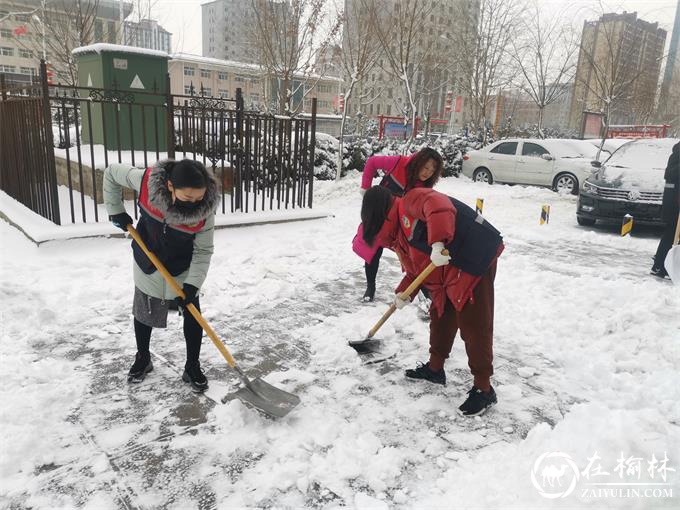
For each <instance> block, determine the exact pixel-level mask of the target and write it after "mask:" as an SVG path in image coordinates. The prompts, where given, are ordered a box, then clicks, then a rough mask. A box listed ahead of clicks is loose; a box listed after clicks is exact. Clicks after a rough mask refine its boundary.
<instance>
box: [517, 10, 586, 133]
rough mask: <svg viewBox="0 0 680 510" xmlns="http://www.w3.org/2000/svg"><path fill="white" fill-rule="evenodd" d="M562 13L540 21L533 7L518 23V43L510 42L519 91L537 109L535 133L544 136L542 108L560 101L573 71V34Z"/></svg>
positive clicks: (574, 41) (575, 47) (574, 55)
mask: <svg viewBox="0 0 680 510" xmlns="http://www.w3.org/2000/svg"><path fill="white" fill-rule="evenodd" d="M564 14H565V13H564V12H558V13H555V14H554V15H553V16H551V17H543V16H542V14H541V9H540V8H539V5H538V3H534V5H533V8H532V9H530V10H529V11H528V12H527V13H526V15H525V16H524V18H523V19H522V21H521V22H520V25H519V28H520V31H519V33H520V34H521V35H520V38H519V39H512V52H511V53H510V56H511V58H512V59H513V60H514V62H515V64H516V66H517V69H518V71H519V80H518V83H517V85H518V87H519V88H520V89H521V90H522V91H523V92H525V93H526V94H527V95H528V96H529V97H530V98H531V100H532V101H533V102H534V103H536V106H537V107H538V133H539V136H540V137H541V138H545V135H544V133H543V119H544V113H545V108H546V107H547V106H550V105H551V104H553V103H555V102H556V101H558V100H559V99H560V98H562V97H563V96H564V94H565V92H566V87H565V85H566V84H567V83H569V82H570V81H571V80H572V79H573V76H574V73H575V71H576V62H575V60H576V55H577V50H578V42H577V39H576V31H575V30H574V29H573V27H571V26H570V25H569V24H565V21H564V20H565V19H566V16H565V15H564Z"/></svg>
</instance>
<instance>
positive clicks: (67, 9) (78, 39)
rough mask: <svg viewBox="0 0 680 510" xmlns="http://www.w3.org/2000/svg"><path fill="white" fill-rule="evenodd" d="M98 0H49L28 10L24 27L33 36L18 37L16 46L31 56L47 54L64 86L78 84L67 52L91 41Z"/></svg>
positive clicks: (93, 35)
mask: <svg viewBox="0 0 680 510" xmlns="http://www.w3.org/2000/svg"><path fill="white" fill-rule="evenodd" d="M98 11H99V0H53V1H51V2H42V3H41V6H40V7H39V8H37V9H35V11H33V12H32V15H31V17H30V18H29V21H28V26H27V29H28V30H29V32H30V33H31V34H38V35H37V36H35V37H26V36H18V37H17V41H18V42H19V45H20V46H21V47H22V48H23V49H26V50H29V51H31V52H32V53H34V54H35V55H41V56H42V55H44V54H46V55H49V61H50V62H51V63H52V64H54V66H55V68H57V69H58V70H59V71H60V72H61V73H62V76H63V78H64V79H65V81H66V84H67V85H71V86H73V85H76V84H77V83H78V67H77V65H76V63H75V60H74V59H73V55H72V54H71V52H72V51H73V50H74V49H75V48H77V47H79V46H85V45H88V44H91V43H92V42H93V41H94V38H95V22H96V20H97V15H98Z"/></svg>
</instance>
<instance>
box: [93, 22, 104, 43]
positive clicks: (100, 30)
mask: <svg viewBox="0 0 680 510" xmlns="http://www.w3.org/2000/svg"><path fill="white" fill-rule="evenodd" d="M103 39H104V25H103V24H102V22H101V21H99V20H96V21H95V22H94V41H95V42H102V40H103Z"/></svg>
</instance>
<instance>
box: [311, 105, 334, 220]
mask: <svg viewBox="0 0 680 510" xmlns="http://www.w3.org/2000/svg"><path fill="white" fill-rule="evenodd" d="M340 136H342V134H341V135H340ZM309 146H310V151H311V155H310V158H309V159H310V161H309V197H308V198H307V203H308V204H309V208H310V209H311V208H312V198H313V197H314V153H315V150H316V98H315V97H314V98H312V139H311V141H310V143H309ZM339 171H340V169H338V172H339Z"/></svg>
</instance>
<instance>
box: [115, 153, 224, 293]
mask: <svg viewBox="0 0 680 510" xmlns="http://www.w3.org/2000/svg"><path fill="white" fill-rule="evenodd" d="M162 165H163V163H162V162H160V163H157V165H156V166H155V167H154V168H153V170H152V177H151V178H150V179H149V186H150V187H151V186H152V185H154V183H155V184H156V187H155V189H154V190H151V189H150V190H149V195H150V199H151V201H152V204H153V205H154V207H156V208H157V209H159V210H160V211H161V212H163V213H164V214H165V215H166V219H168V220H170V219H171V218H170V216H168V211H167V205H168V204H169V203H171V198H170V192H169V191H168V190H167V188H164V187H163V186H161V185H159V184H162V183H163V182H164V180H163V177H162V176H163V175H164V172H165V170H164V169H163V168H162ZM144 172H145V170H144V169H141V168H136V167H133V166H130V165H126V164H117V163H114V164H112V165H110V166H109V167H108V168H107V169H106V170H105V171H104V203H105V204H106V210H107V211H108V213H109V215H114V214H120V213H122V212H125V206H124V204H123V198H122V188H123V187H126V188H129V189H133V190H135V191H137V193H139V192H140V190H141V187H142V178H143V176H144ZM160 172H162V174H161V173H160ZM166 192H167V195H166ZM204 200H205V201H206V207H207V209H205V211H206V212H204V213H203V217H204V218H205V220H206V222H205V225H204V226H203V228H202V229H201V230H200V231H199V232H198V233H196V236H195V238H194V241H193V254H192V258H191V264H190V266H189V269H188V270H186V271H184V272H183V273H181V274H179V275H178V276H175V280H176V281H177V283H178V284H179V285H180V287H181V286H182V284H184V283H188V284H190V285H193V286H194V287H197V288H201V286H202V285H203V282H204V281H205V278H206V276H207V274H208V268H209V267H210V259H211V257H212V254H213V251H214V245H213V234H214V231H215V209H216V207H217V203H218V200H219V194H218V192H217V186H216V184H215V183H214V182H212V181H211V182H210V183H209V185H208V190H207V192H206V196H205V198H204ZM208 209H209V210H208ZM170 213H172V211H170ZM133 277H134V282H135V286H136V287H137V288H138V289H139V290H141V291H142V292H143V293H144V294H146V295H148V296H151V297H155V298H159V299H174V298H175V297H177V296H176V294H175V292H174V291H173V290H172V287H170V286H169V285H168V284H167V283H166V282H165V280H164V279H163V276H162V275H161V274H160V273H159V272H158V271H154V272H153V273H151V274H145V273H144V271H142V269H141V268H140V267H139V265H137V263H136V262H134V267H133Z"/></svg>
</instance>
